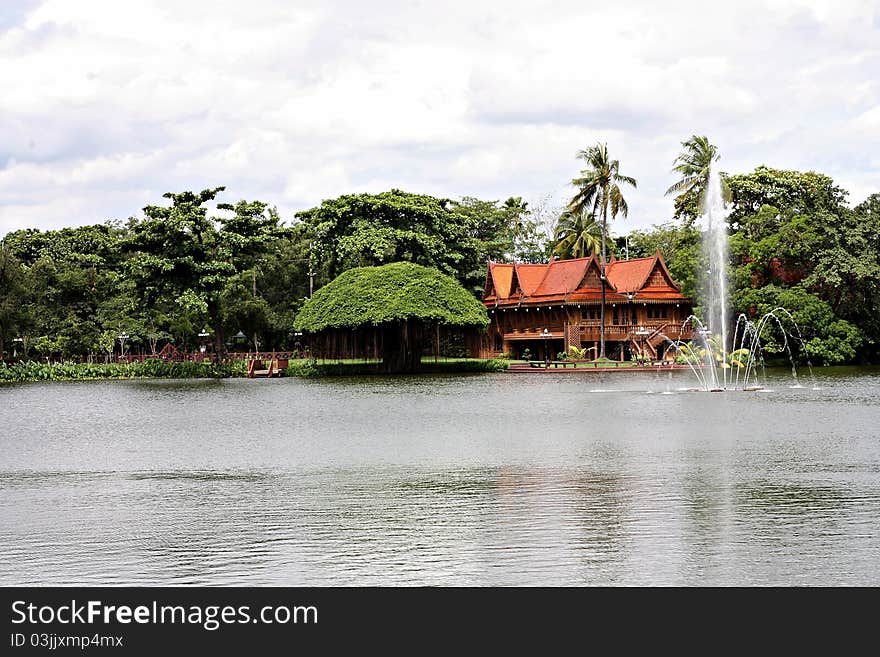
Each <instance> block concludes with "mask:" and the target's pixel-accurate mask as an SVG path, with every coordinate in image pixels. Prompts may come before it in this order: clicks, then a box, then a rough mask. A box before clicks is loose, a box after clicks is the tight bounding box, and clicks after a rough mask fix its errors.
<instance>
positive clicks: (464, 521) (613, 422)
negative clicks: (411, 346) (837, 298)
mask: <svg viewBox="0 0 880 657" xmlns="http://www.w3.org/2000/svg"><path fill="white" fill-rule="evenodd" d="M691 377H692V375H690V374H689V373H687V372H681V373H675V374H673V375H671V377H670V375H667V374H664V375H661V376H658V375H655V374H641V373H633V372H626V373H609V374H597V373H591V374H589V375H573V374H497V375H471V376H442V377H441V376H430V377H402V378H380V377H376V378H357V379H354V378H352V379H327V380H321V381H310V380H298V379H278V380H224V381H115V382H77V383H46V384H25V385H14V386H2V387H0V422H2V423H0V453H2V462H0V522H2V526H3V531H2V532H0V557H2V558H0V584H2V585H13V584H21V585H32V584H37V585H42V584H46V585H48V584H96V585H97V584H133V585H164V584H172V585H177V584H237V585H248V584H256V585H264V584H272V585H371V584H388V585H398V584H400V585H414V584H450V585H460V584H476V585H539V584H547V585H594V584H602V585H606V584H607V585H621V584H624V585H632V584H638V585H694V584H701V585H702V584H705V585H714V584H719V585H771V584H781V585H875V586H876V585H878V584H880V430H878V427H880V370H878V369H855V368H840V369H823V370H817V371H816V373H815V377H816V378H815V380H805V377H801V383H802V384H803V386H804V387H801V388H790V387H789V386H790V385H791V384H792V381H791V380H790V373H787V372H781V373H777V374H773V373H771V374H770V376H769V379H768V387H769V389H770V390H771V392H737V393H724V394H721V393H694V392H685V391H682V390H681V388H686V387H689V386H692V385H693V380H692V378H691Z"/></svg>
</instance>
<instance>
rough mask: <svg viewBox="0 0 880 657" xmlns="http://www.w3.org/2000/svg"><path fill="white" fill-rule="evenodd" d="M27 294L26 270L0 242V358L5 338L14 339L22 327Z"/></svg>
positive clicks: (0, 357)
mask: <svg viewBox="0 0 880 657" xmlns="http://www.w3.org/2000/svg"><path fill="white" fill-rule="evenodd" d="M28 296H29V294H28V282H27V271H26V270H25V268H24V266H23V265H22V264H21V262H20V261H19V260H18V258H16V257H15V256H14V255H12V250H11V249H9V247H8V246H6V245H5V244H3V243H0V359H2V358H3V352H4V350H5V348H6V344H7V340H12V339H15V338H16V337H17V336H18V334H19V332H20V331H21V329H22V328H23V325H24V323H25V321H26V310H25V308H26V303H27V301H28Z"/></svg>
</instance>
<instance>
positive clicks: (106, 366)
mask: <svg viewBox="0 0 880 657" xmlns="http://www.w3.org/2000/svg"><path fill="white" fill-rule="evenodd" d="M243 376H247V365H246V364H245V362H244V361H231V362H228V363H224V364H223V365H213V364H210V363H192V362H185V363H166V362H164V361H161V360H146V361H144V362H143V363H36V362H34V361H29V362H26V363H16V364H15V365H6V364H3V363H0V381H13V382H24V381H89V380H97V379H159V378H167V379H212V378H213V379H219V378H230V377H243Z"/></svg>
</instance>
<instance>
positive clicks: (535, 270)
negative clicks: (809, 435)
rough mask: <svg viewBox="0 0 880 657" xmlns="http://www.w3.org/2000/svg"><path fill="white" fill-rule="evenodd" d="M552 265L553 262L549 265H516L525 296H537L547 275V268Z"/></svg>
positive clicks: (517, 275)
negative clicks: (537, 291)
mask: <svg viewBox="0 0 880 657" xmlns="http://www.w3.org/2000/svg"><path fill="white" fill-rule="evenodd" d="M552 264H553V263H552V262H551V263H550V264H548V265H519V264H518V265H514V267H515V268H516V277H517V279H518V280H519V285H520V288H521V289H522V292H523V294H524V295H525V296H527V297H530V296H532V295H533V294H535V291H536V290H537V289H538V286H539V285H540V284H541V281H542V280H543V278H544V275H545V274H546V273H547V268H548V267H549V266H550V265H552Z"/></svg>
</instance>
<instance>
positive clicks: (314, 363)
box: [287, 358, 509, 377]
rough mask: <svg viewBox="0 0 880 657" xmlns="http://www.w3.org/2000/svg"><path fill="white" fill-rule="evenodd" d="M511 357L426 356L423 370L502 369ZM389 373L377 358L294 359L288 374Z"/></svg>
mask: <svg viewBox="0 0 880 657" xmlns="http://www.w3.org/2000/svg"><path fill="white" fill-rule="evenodd" d="M508 364H509V361H507V360H502V359H499V358H437V359H436V360H435V359H434V358H425V359H423V360H422V369H421V370H420V372H419V374H462V373H469V372H499V371H502V370H506V369H507V367H508ZM364 374H386V372H384V371H382V369H381V362H380V361H378V360H376V359H351V358H342V359H339V360H315V359H312V360H302V359H298V360H292V361H290V364H289V368H288V370H287V376H299V377H317V376H357V375H364Z"/></svg>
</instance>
